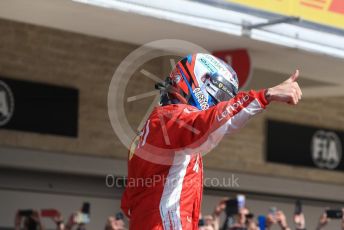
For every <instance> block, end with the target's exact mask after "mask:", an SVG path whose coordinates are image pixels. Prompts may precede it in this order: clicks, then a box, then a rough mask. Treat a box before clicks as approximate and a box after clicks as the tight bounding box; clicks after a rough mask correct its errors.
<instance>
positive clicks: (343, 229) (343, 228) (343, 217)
mask: <svg viewBox="0 0 344 230" xmlns="http://www.w3.org/2000/svg"><path fill="white" fill-rule="evenodd" d="M342 212H343V216H342V230H344V208H342Z"/></svg>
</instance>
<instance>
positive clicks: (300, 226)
mask: <svg viewBox="0 0 344 230" xmlns="http://www.w3.org/2000/svg"><path fill="white" fill-rule="evenodd" d="M294 224H295V228H296V230H306V221H305V215H303V213H300V214H294Z"/></svg>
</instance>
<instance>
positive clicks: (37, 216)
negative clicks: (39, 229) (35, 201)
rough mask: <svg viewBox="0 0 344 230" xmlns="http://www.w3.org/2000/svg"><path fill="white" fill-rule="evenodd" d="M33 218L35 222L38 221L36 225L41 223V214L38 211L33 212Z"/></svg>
mask: <svg viewBox="0 0 344 230" xmlns="http://www.w3.org/2000/svg"><path fill="white" fill-rule="evenodd" d="M31 218H32V219H33V220H34V221H36V223H38V224H39V223H41V218H40V216H39V213H38V211H37V210H33V211H32V215H31Z"/></svg>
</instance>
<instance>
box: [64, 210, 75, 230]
mask: <svg viewBox="0 0 344 230" xmlns="http://www.w3.org/2000/svg"><path fill="white" fill-rule="evenodd" d="M76 215H77V212H74V213H72V214H71V215H70V216H69V218H68V221H67V224H66V230H71V229H72V228H73V226H74V225H76V222H75V217H76Z"/></svg>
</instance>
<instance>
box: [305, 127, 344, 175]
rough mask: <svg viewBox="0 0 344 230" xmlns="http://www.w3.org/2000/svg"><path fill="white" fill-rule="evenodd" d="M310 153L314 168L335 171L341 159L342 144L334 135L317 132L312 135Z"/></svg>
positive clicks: (321, 131)
mask: <svg viewBox="0 0 344 230" xmlns="http://www.w3.org/2000/svg"><path fill="white" fill-rule="evenodd" d="M311 152H312V158H313V162H314V164H315V165H316V166H318V167H319V168H326V169H335V168H336V167H337V166H338V165H339V164H340V162H341V159H342V143H341V141H340V139H339V137H338V136H337V134H336V133H334V132H327V131H323V130H319V131H317V132H316V133H315V134H314V135H313V138H312V145H311Z"/></svg>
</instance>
